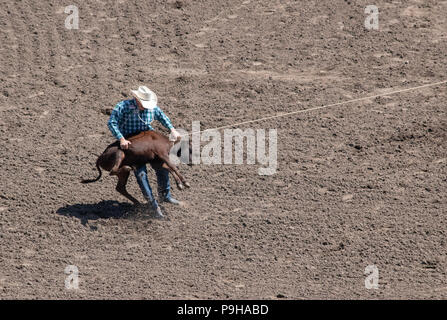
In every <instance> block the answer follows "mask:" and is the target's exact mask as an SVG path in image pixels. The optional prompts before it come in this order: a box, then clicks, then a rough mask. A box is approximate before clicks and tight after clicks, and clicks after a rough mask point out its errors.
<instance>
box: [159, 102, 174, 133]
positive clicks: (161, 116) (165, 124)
mask: <svg viewBox="0 0 447 320" xmlns="http://www.w3.org/2000/svg"><path fill="white" fill-rule="evenodd" d="M155 120H158V121H160V123H161V124H162V125H163V127H165V128H166V129H169V130H171V129H173V128H174V126H173V125H172V123H171V120H169V118H168V116H167V115H165V114H164V113H163V111H162V110H161V109H160V108H159V107H156V109H155Z"/></svg>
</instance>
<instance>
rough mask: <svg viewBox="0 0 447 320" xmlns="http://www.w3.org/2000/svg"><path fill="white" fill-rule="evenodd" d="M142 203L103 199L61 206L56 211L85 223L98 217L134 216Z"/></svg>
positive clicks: (121, 217)
mask: <svg viewBox="0 0 447 320" xmlns="http://www.w3.org/2000/svg"><path fill="white" fill-rule="evenodd" d="M139 209H140V205H133V204H130V203H126V202H118V201H115V200H103V201H101V202H98V203H90V204H72V205H67V206H65V207H61V208H59V209H58V210H57V211H56V213H58V214H60V215H63V216H69V217H76V218H78V219H79V220H80V221H81V223H82V224H83V225H86V224H87V223H88V222H89V221H91V220H98V219H128V218H134V217H136V216H137V214H138V213H139V212H140V210H139Z"/></svg>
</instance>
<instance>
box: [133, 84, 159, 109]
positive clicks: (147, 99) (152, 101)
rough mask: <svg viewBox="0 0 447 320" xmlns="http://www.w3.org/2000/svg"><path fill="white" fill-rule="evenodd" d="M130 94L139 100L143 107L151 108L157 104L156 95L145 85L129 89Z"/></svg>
mask: <svg viewBox="0 0 447 320" xmlns="http://www.w3.org/2000/svg"><path fill="white" fill-rule="evenodd" d="M131 91H132V94H133V95H134V96H135V98H137V99H138V100H140V102H141V104H142V105H143V108H144V109H149V110H152V109H154V108H155V107H156V106H157V95H156V94H155V92H153V91H152V90H150V89H149V88H148V87H146V86H140V87H138V90H131Z"/></svg>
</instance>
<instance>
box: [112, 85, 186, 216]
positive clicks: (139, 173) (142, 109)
mask: <svg viewBox="0 0 447 320" xmlns="http://www.w3.org/2000/svg"><path fill="white" fill-rule="evenodd" d="M131 91H132V94H133V96H134V98H133V99H130V100H124V101H121V102H119V103H118V104H117V105H116V106H115V108H114V109H113V111H112V114H111V116H110V119H109V122H108V127H109V129H110V131H111V132H112V134H113V135H114V136H115V138H116V139H118V140H119V142H120V147H121V149H123V150H126V149H128V148H129V145H130V144H131V142H130V141H128V140H127V139H126V138H128V137H129V136H133V135H136V134H138V133H140V132H142V131H146V130H154V129H153V128H152V126H151V122H152V121H153V120H158V121H159V122H160V123H161V124H162V125H163V126H164V127H165V128H167V129H168V130H170V135H169V140H170V141H176V140H177V138H178V137H180V134H179V133H178V132H177V131H176V130H175V128H174V126H173V125H172V123H171V121H170V120H169V118H168V117H167V116H166V115H165V114H164V113H163V111H162V110H161V109H160V107H158V106H157V95H156V94H155V93H154V92H153V91H151V90H150V89H148V88H147V87H145V86H140V87H139V88H138V90H131ZM155 173H156V176H157V183H158V195H159V197H160V201H161V202H168V203H172V204H176V205H178V204H179V203H180V202H179V201H177V200H176V199H174V198H173V197H172V195H171V185H170V182H169V171H168V170H167V169H164V168H163V169H159V170H156V171H155ZM135 177H136V178H137V182H138V185H139V186H140V189H141V191H142V193H143V196H144V197H145V198H146V199H147V201H148V202H149V203H150V204H151V205H152V208H153V209H154V210H155V212H156V213H157V214H158V215H161V216H162V213H161V210H160V208H159V206H158V203H157V201H156V200H155V198H154V196H153V194H152V189H151V186H150V185H149V180H148V179H147V169H146V165H142V166H141V167H139V168H137V169H136V171H135Z"/></svg>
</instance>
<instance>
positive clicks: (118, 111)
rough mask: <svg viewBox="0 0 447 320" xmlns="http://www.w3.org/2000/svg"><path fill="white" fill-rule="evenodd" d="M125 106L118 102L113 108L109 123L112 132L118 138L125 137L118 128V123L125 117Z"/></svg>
mask: <svg viewBox="0 0 447 320" xmlns="http://www.w3.org/2000/svg"><path fill="white" fill-rule="evenodd" d="M123 108H124V105H123V104H122V103H118V104H117V105H116V106H115V108H114V109H113V111H112V114H111V115H110V119H109V122H108V123H107V126H108V127H109V130H110V132H112V134H113V136H114V137H115V138H117V139H118V140H119V139H121V138H123V134H122V133H121V131H120V130H119V128H118V124H119V122H120V120H121V119H122V117H123Z"/></svg>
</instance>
